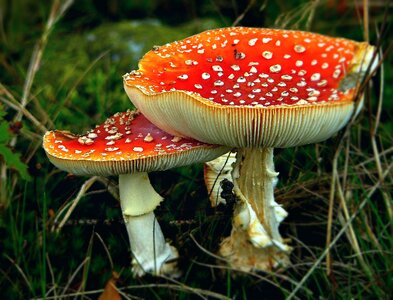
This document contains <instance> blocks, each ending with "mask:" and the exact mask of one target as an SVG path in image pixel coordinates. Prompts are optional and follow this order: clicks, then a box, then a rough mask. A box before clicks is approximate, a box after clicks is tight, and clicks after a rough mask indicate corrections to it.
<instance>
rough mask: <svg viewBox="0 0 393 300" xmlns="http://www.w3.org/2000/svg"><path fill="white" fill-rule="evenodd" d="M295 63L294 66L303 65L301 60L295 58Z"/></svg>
mask: <svg viewBox="0 0 393 300" xmlns="http://www.w3.org/2000/svg"><path fill="white" fill-rule="evenodd" d="M295 64H296V67H301V66H303V61H302V60H297V61H296V63H295Z"/></svg>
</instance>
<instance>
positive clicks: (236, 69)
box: [231, 65, 240, 71]
mask: <svg viewBox="0 0 393 300" xmlns="http://www.w3.org/2000/svg"><path fill="white" fill-rule="evenodd" d="M231 68H232V69H233V70H234V71H239V70H240V67H239V66H238V65H232V66H231Z"/></svg>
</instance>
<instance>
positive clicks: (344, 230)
mask: <svg viewBox="0 0 393 300" xmlns="http://www.w3.org/2000/svg"><path fill="white" fill-rule="evenodd" d="M392 168H393V163H391V164H390V165H389V166H388V168H387V169H386V170H385V172H384V173H383V178H385V177H386V176H388V175H389V174H390V172H392ZM380 186H381V181H378V182H377V183H375V184H374V186H372V187H371V189H370V190H369V192H368V193H367V195H365V196H364V199H363V200H362V202H361V203H360V205H359V207H358V208H357V210H356V211H355V212H354V213H353V214H352V215H351V217H350V218H349V219H348V221H347V222H346V223H345V224H344V226H343V227H342V228H341V230H340V231H339V232H338V233H337V235H336V236H335V238H334V239H333V240H332V241H331V242H330V244H329V245H328V246H327V247H326V249H325V250H324V251H323V253H322V254H321V255H320V257H319V258H318V259H317V260H316V261H315V263H314V264H313V265H312V267H311V268H310V269H309V270H308V272H307V273H306V275H304V276H303V278H302V280H301V281H300V282H299V284H298V285H297V286H296V287H295V288H294V289H293V291H292V292H291V294H290V295H289V296H288V298H287V300H290V299H293V298H294V297H295V296H296V293H297V292H298V291H299V289H300V288H301V287H302V286H303V285H304V284H305V282H306V281H307V280H308V278H310V276H311V274H312V273H313V272H314V271H315V269H316V268H317V267H318V265H319V264H320V263H321V262H322V261H323V259H324V258H325V257H326V255H327V254H328V253H329V251H330V249H331V248H332V247H333V246H334V245H335V244H336V243H337V241H338V240H339V238H340V237H341V236H342V235H343V234H344V233H345V232H346V230H347V228H348V226H349V225H350V224H351V223H352V222H353V220H354V219H355V218H356V217H357V215H358V214H359V213H360V212H361V211H362V210H363V209H364V207H365V206H366V204H367V202H368V201H369V200H370V198H371V196H372V195H373V194H374V193H375V192H376V191H377V190H378V188H379V187H380Z"/></svg>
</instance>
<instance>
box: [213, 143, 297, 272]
mask: <svg viewBox="0 0 393 300" xmlns="http://www.w3.org/2000/svg"><path fill="white" fill-rule="evenodd" d="M277 176H278V173H277V172H275V170H274V163H273V148H255V149H239V150H238V153H237V161H236V164H235V166H234V169H233V171H232V177H233V181H234V182H233V183H234V192H235V194H236V196H237V197H238V200H239V201H238V203H237V204H236V207H235V212H234V217H233V229H232V232H231V236H230V237H227V238H226V239H224V241H223V243H222V245H221V249H220V253H221V254H222V255H223V256H224V257H226V258H227V259H228V260H229V263H230V264H231V265H232V266H234V267H236V268H240V269H242V270H248V271H249V270H252V269H257V270H264V271H270V270H272V269H274V268H278V267H285V266H287V265H288V264H289V253H290V251H291V247H289V246H288V245H286V244H285V242H284V240H283V238H282V237H281V235H280V232H279V229H278V227H279V225H280V223H281V221H282V220H283V219H284V218H285V217H286V216H287V212H286V211H285V210H284V209H283V208H282V207H281V205H279V204H278V203H277V202H275V201H274V187H275V186H276V184H277ZM250 242H251V243H250Z"/></svg>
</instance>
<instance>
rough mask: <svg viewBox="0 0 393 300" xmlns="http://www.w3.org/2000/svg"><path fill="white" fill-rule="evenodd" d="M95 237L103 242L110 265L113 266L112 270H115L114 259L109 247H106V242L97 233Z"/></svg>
mask: <svg viewBox="0 0 393 300" xmlns="http://www.w3.org/2000/svg"><path fill="white" fill-rule="evenodd" d="M95 235H96V236H97V238H98V240H99V241H100V242H101V245H102V247H103V248H104V250H105V253H106V255H107V257H108V260H109V264H110V266H111V270H113V269H114V265H113V259H112V256H111V253H110V252H109V249H108V247H107V246H106V244H105V242H104V240H103V239H102V237H101V236H100V235H99V234H98V233H97V232H95Z"/></svg>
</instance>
